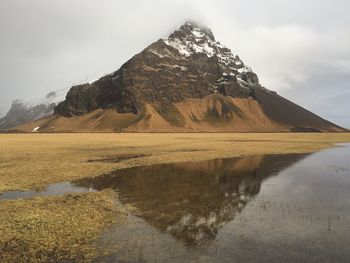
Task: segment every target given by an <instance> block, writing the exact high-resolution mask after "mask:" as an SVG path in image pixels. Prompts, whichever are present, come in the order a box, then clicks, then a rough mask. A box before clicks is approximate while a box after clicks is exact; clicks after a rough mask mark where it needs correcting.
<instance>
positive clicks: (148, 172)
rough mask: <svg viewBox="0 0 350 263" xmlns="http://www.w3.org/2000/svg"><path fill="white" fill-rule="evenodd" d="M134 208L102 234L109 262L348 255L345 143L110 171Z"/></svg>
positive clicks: (109, 178) (96, 185)
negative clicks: (306, 150) (110, 251)
mask: <svg viewBox="0 0 350 263" xmlns="http://www.w3.org/2000/svg"><path fill="white" fill-rule="evenodd" d="M77 185H79V186H80V187H82V186H83V187H87V188H93V189H96V190H102V189H104V188H110V187H112V188H113V189H114V190H115V191H117V192H118V194H119V198H120V202H121V203H122V204H125V205H132V206H133V207H135V211H134V212H132V213H131V214H130V215H129V216H128V222H127V224H125V225H123V226H117V227H114V228H112V229H109V230H108V231H107V232H106V233H105V234H104V236H103V238H102V240H101V246H102V247H104V248H113V249H114V253H113V255H112V256H110V257H108V258H105V259H104V260H106V261H107V262H350V147H349V145H348V146H346V145H343V146H342V147H337V148H335V149H330V150H325V151H322V152H319V153H315V154H308V155H306V154H289V155H288V154H287V155H267V156H256V157H246V158H233V159H219V160H211V161H204V162H196V163H184V164H165V165H154V166H146V167H136V168H131V169H127V170H121V171H116V172H115V173H112V174H110V175H105V176H101V177H97V178H93V179H87V180H82V181H80V182H78V183H77Z"/></svg>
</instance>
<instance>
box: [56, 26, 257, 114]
mask: <svg viewBox="0 0 350 263" xmlns="http://www.w3.org/2000/svg"><path fill="white" fill-rule="evenodd" d="M255 86H260V85H259V80H258V77H257V76H256V74H255V73H253V72H252V70H251V69H250V68H248V67H246V66H245V65H244V63H243V62H242V61H241V59H240V58H239V57H238V56H235V55H233V54H232V52H231V50H230V49H228V48H226V47H225V46H223V45H222V44H220V42H217V41H215V38H214V36H213V34H212V32H211V31H210V30H209V29H206V28H202V27H199V26H197V25H194V24H193V23H189V22H188V23H186V24H184V25H183V26H181V28H180V29H179V30H177V31H175V32H174V33H173V34H171V35H170V36H169V38H166V39H160V40H158V41H157V42H155V43H153V44H152V45H150V46H149V47H147V48H146V49H145V50H143V51H142V52H141V53H140V54H137V55H136V56H134V57H133V58H132V59H130V60H129V61H128V62H126V63H125V64H124V65H123V66H122V67H121V68H120V69H119V70H117V71H116V72H113V73H111V74H109V75H107V76H104V77H102V78H101V79H99V80H97V81H95V82H93V83H90V84H89V83H86V84H83V85H78V86H74V87H72V88H71V90H70V91H69V92H68V94H67V98H66V101H64V102H62V103H61V104H60V105H58V106H57V107H56V109H55V113H56V114H59V115H62V116H66V117H72V116H75V115H84V114H86V113H88V112H91V111H93V110H95V109H98V108H106V107H108V106H111V105H113V106H115V107H116V109H117V110H118V112H121V113H134V114H137V113H140V112H142V111H143V110H144V105H145V103H157V104H161V105H162V104H163V105H170V104H172V103H176V102H181V101H184V100H186V99H188V98H204V97H205V96H208V95H211V94H215V93H218V94H222V95H225V96H232V97H245V98H247V97H249V96H254V91H253V87H255Z"/></svg>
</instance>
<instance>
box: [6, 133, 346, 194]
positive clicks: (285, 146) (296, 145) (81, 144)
mask: <svg viewBox="0 0 350 263" xmlns="http://www.w3.org/2000/svg"><path fill="white" fill-rule="evenodd" d="M341 142H350V133H294V134H293V133H275V134H274V133H272V134H271V133H256V134H251V133H209V134H201V133H195V134H174V133H169V134H166V133H163V134H154V133H153V134H152V133H148V134H139V133H129V134H125V133H121V134H112V133H108V134H103V133H94V134H2V135H0V156H1V158H0V193H1V192H4V191H9V190H28V189H32V188H40V187H44V186H45V185H48V184H51V183H56V182H62V181H70V180H75V179H81V178H84V177H92V176H97V175H101V174H103V173H108V172H111V171H113V170H115V169H120V168H127V167H132V166H136V165H150V164H156V163H171V162H184V161H200V160H208V159H214V158H225V157H238V156H248V155H261V154H278V153H306V152H314V151H318V150H321V149H325V148H329V147H333V146H334V143H341ZM132 155H142V156H141V157H138V158H129V159H128V158H123V157H127V156H132ZM120 157H122V158H120Z"/></svg>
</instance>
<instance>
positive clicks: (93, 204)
mask: <svg viewBox="0 0 350 263" xmlns="http://www.w3.org/2000/svg"><path fill="white" fill-rule="evenodd" d="M125 213H126V212H125V211H124V210H123V209H121V208H118V207H117V204H116V196H115V194H114V193H113V191H112V190H106V191H101V192H97V193H84V194H70V195H64V196H51V197H37V198H31V199H19V200H13V201H3V202H1V203H0V262H26V263H27V262H90V261H92V260H93V259H95V258H96V257H98V256H102V255H103V254H104V253H108V251H103V249H101V248H99V247H98V245H97V244H98V243H97V242H96V241H97V240H98V238H99V237H100V234H101V230H102V229H104V228H106V227H107V226H108V225H109V224H112V223H114V224H115V223H123V222H122V220H123V218H125V217H124V216H125ZM116 221H117V222H116ZM118 221H121V222H118Z"/></svg>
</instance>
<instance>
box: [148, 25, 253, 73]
mask: <svg viewBox="0 0 350 263" xmlns="http://www.w3.org/2000/svg"><path fill="white" fill-rule="evenodd" d="M163 41H164V43H165V44H166V45H167V46H170V47H172V48H174V49H176V50H177V51H178V52H179V54H180V55H181V56H182V57H184V58H189V57H191V56H192V55H195V54H197V55H198V54H204V55H206V56H207V57H208V58H211V57H216V58H217V60H218V62H219V65H220V66H221V68H222V70H223V72H225V73H226V74H228V75H230V74H231V75H233V74H234V75H241V74H245V73H248V72H252V70H251V69H250V68H249V67H246V66H245V65H244V63H243V62H242V60H241V59H240V58H239V57H238V56H237V55H234V54H233V53H232V52H231V50H230V49H229V48H227V47H226V46H224V45H222V44H221V43H220V42H218V41H216V40H215V37H214V35H213V33H212V32H211V30H210V29H208V28H206V27H203V26H199V25H198V24H195V23H193V22H186V23H185V24H184V25H182V26H181V27H180V28H179V29H178V30H176V31H175V32H174V33H172V34H171V35H170V36H169V37H168V38H164V39H163ZM152 52H153V53H154V54H156V55H158V56H159V57H167V56H169V52H168V51H167V50H165V51H164V52H160V51H158V50H157V51H152Z"/></svg>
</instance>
